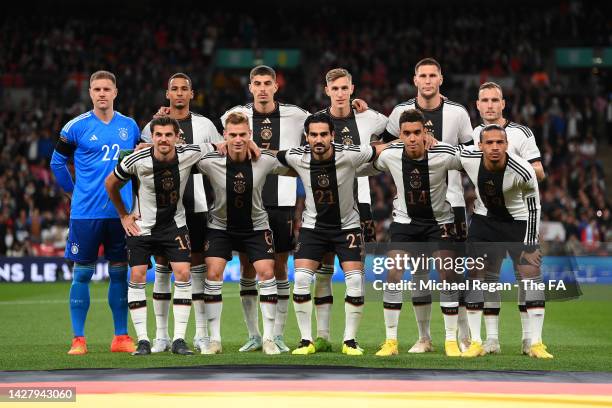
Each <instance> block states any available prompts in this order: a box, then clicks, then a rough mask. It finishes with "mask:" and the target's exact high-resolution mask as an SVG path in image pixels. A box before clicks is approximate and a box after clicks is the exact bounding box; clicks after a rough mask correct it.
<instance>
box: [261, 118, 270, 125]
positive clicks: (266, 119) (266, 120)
mask: <svg viewBox="0 0 612 408" xmlns="http://www.w3.org/2000/svg"><path fill="white" fill-rule="evenodd" d="M261 123H263V124H268V123H272V121H271V120H270V119H269V118H265V119H264V121H263V122H261Z"/></svg>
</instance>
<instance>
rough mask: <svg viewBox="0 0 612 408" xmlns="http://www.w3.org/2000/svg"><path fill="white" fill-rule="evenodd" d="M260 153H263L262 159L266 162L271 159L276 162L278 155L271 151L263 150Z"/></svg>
mask: <svg viewBox="0 0 612 408" xmlns="http://www.w3.org/2000/svg"><path fill="white" fill-rule="evenodd" d="M260 153H261V158H262V159H264V160H270V159H272V160H276V155H275V154H274V153H272V152H271V151H270V150H267V149H261V150H260Z"/></svg>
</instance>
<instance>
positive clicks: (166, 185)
mask: <svg viewBox="0 0 612 408" xmlns="http://www.w3.org/2000/svg"><path fill="white" fill-rule="evenodd" d="M162 188H163V189H164V190H166V191H170V190H173V189H174V180H173V179H172V172H171V171H170V170H166V171H164V174H162Z"/></svg>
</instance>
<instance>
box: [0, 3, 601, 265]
mask: <svg viewBox="0 0 612 408" xmlns="http://www.w3.org/2000/svg"><path fill="white" fill-rule="evenodd" d="M272 4H274V3H272ZM317 4H318V3H317ZM357 4H359V3H357ZM140 6H141V7H154V6H153V5H146V4H141V5H140ZM361 6H363V7H365V6H364V5H363V4H361ZM296 7H297V9H293V8H292V10H291V12H289V11H287V10H286V9H282V8H275V9H274V10H273V11H272V13H273V14H274V16H275V18H271V17H269V16H268V17H267V18H266V19H262V20H258V15H259V14H258V13H263V12H264V11H265V10H263V11H262V10H259V11H257V10H254V11H253V12H249V11H248V10H246V9H245V10H244V11H242V12H241V13H242V14H236V12H235V11H232V10H230V9H226V10H223V9H221V8H220V9H218V10H217V11H215V12H213V13H209V12H207V11H206V10H191V11H188V10H182V12H181V13H180V14H177V15H173V16H169V15H166V14H164V12H162V11H156V10H155V9H151V10H148V12H147V13H146V15H148V16H152V17H148V18H147V19H138V18H137V15H135V14H134V13H132V14H130V13H128V12H124V13H120V12H118V14H117V15H116V16H115V18H113V19H111V20H108V19H106V18H105V17H102V16H101V15H99V16H98V15H97V14H85V13H82V14H80V15H79V14H75V15H74V16H71V17H70V18H69V19H67V15H45V16H44V17H42V16H41V17H35V16H29V17H27V21H26V18H25V17H16V16H15V17H10V16H5V17H4V18H3V19H2V20H0V21H1V24H0V41H1V43H2V44H3V46H2V51H0V108H1V109H0V146H1V150H0V255H8V256H22V255H61V254H62V253H63V245H64V243H65V237H66V232H67V217H68V212H69V207H70V206H69V201H68V199H67V198H65V197H64V196H63V195H62V194H61V192H60V189H59V187H58V186H57V185H56V184H55V182H54V179H53V176H52V175H51V172H50V170H49V160H50V157H51V153H52V151H53V147H54V145H55V141H56V139H57V135H58V133H59V130H60V128H61V126H62V124H63V123H65V122H66V121H67V120H69V119H70V118H71V117H74V116H75V115H76V114H78V113H80V112H83V111H85V110H86V109H87V106H88V96H87V87H88V76H89V74H90V73H91V72H93V71H95V70H97V69H109V70H111V71H114V72H115V73H116V74H117V76H118V87H119V97H118V99H117V101H116V103H115V106H116V109H117V110H119V111H120V112H122V113H124V114H126V115H129V116H132V117H134V118H136V119H137V121H138V122H139V125H141V126H142V125H144V124H145V123H146V122H148V121H149V120H150V118H151V116H152V114H153V113H154V112H155V111H156V110H157V108H158V107H159V106H161V105H163V104H165V99H164V93H163V89H165V83H164V81H165V79H166V78H168V77H169V75H170V74H172V73H173V72H177V71H184V72H187V73H189V75H190V76H191V77H192V78H193V81H194V89H195V91H196V99H195V100H194V101H193V103H192V109H193V110H194V111H196V112H199V113H202V114H204V115H206V116H207V117H209V118H211V119H213V120H215V121H217V122H218V117H219V116H220V115H221V114H222V113H223V112H224V111H225V110H226V109H227V108H229V107H231V106H233V105H236V104H239V103H243V102H244V101H245V100H246V99H247V94H246V82H247V80H248V76H247V74H248V70H229V69H219V68H217V67H216V66H215V63H214V60H215V59H214V58H215V52H216V50H218V49H219V48H251V49H255V50H257V49H259V48H261V47H264V46H265V47H268V48H278V47H282V48H297V49H299V50H300V51H301V52H302V57H301V58H302V60H301V61H302V62H301V64H300V65H299V66H298V67H297V68H296V69H293V70H289V69H279V83H280V84H281V89H280V93H279V99H280V100H281V101H286V102H290V103H294V104H297V105H299V106H302V107H304V108H307V109H309V110H310V111H312V112H314V111H316V110H318V109H320V108H321V107H322V106H324V105H325V104H326V102H327V101H326V99H325V95H324V94H323V92H322V86H323V76H324V72H326V71H327V70H328V69H330V68H333V67H337V66H342V67H345V68H347V69H348V70H349V71H351V73H352V74H353V78H354V82H355V84H356V94H355V96H356V97H360V98H363V99H365V100H366V101H367V102H368V103H369V105H370V106H371V107H373V108H375V109H377V110H379V111H381V112H383V113H385V114H389V113H390V111H391V110H392V108H393V107H394V106H395V105H396V104H397V103H399V102H401V101H404V100H407V99H409V98H410V97H412V96H413V95H414V94H415V89H414V87H413V85H412V79H411V78H412V70H413V66H414V63H415V62H416V61H418V60H419V59H420V58H422V57H425V56H433V57H435V58H437V59H439V60H440V62H441V63H442V66H443V74H444V75H445V81H444V84H443V86H442V92H443V93H444V95H445V96H447V97H449V98H450V99H452V100H454V101H457V102H460V103H462V104H464V105H465V106H467V107H468V110H469V113H470V116H471V118H472V122H473V125H476V124H478V112H477V111H476V109H475V102H474V101H475V99H476V95H477V89H478V85H479V84H480V83H482V82H484V81H486V80H495V81H497V82H499V83H501V84H502V86H503V87H504V92H505V97H506V110H505V116H506V117H507V118H509V119H512V120H514V121H516V122H519V123H521V124H525V125H527V126H529V127H530V128H531V129H532V130H533V132H534V134H535V135H536V138H537V143H538V146H539V147H540V150H541V152H542V158H543V164H544V168H545V170H546V173H547V176H548V178H547V180H546V181H545V182H544V183H543V184H542V185H541V190H542V191H541V195H542V206H543V211H542V214H543V215H542V217H543V224H542V232H541V233H542V236H543V239H544V240H546V241H553V242H555V241H556V242H561V243H564V245H568V246H571V247H572V248H574V247H575V251H576V252H579V251H583V252H584V251H587V252H597V251H598V250H602V249H605V248H604V247H602V245H601V244H600V242H606V241H611V240H612V228H611V227H610V223H611V214H610V198H609V194H610V192H609V191H608V190H607V188H606V179H605V176H606V175H607V176H608V177H609V175H610V167H606V166H609V164H607V163H606V162H605V160H603V158H604V157H606V156H605V155H606V153H607V152H609V151H610V150H609V147H608V145H612V93H609V92H610V89H611V87H610V78H609V76H608V75H609V73H606V72H605V71H599V70H597V69H596V68H594V69H590V68H589V69H580V70H571V71H570V70H562V69H558V68H557V67H556V66H555V63H554V55H553V51H554V48H553V47H554V46H577V45H580V46H584V44H588V45H589V46H609V44H610V41H611V39H610V38H609V37H608V35H609V32H610V31H609V22H608V19H607V16H606V15H605V13H603V12H602V9H599V10H598V9H588V8H587V7H585V6H584V5H583V4H582V3H581V2H577V1H569V2H560V3H559V2H554V3H551V2H541V3H537V4H533V2H531V3H529V2H521V1H519V2H517V3H516V5H515V7H513V8H512V9H509V10H506V11H505V12H503V13H502V11H504V9H503V8H504V7H505V6H504V5H501V4H499V5H491V4H488V3H484V2H475V1H471V2H466V3H464V2H462V3H461V4H458V3H451V2H449V3H448V4H446V7H445V8H444V12H442V13H436V14H433V15H432V14H430V13H428V10H427V8H426V7H427V6H424V5H418V4H411V5H410V7H404V8H403V9H402V10H394V11H393V12H391V11H390V12H389V13H385V8H384V7H382V9H381V10H377V11H379V12H377V13H369V12H367V13H364V10H363V7H360V6H358V7H352V8H348V7H344V8H343V7H342V6H341V5H337V6H333V5H320V4H318V7H313V6H312V5H310V6H309V5H308V4H302V5H300V6H296ZM492 8H496V10H495V11H496V12H495V13H493V12H491V11H492ZM68 12H69V11H68ZM268 12H269V10H268ZM74 13H77V11H75V12H74ZM491 16H497V17H491ZM502 16H503V20H502ZM542 22H544V23H542ZM306 23H308V24H306ZM305 38H308V40H307V41H305V40H304V39H305ZM371 186H372V194H373V197H374V201H373V208H372V209H373V215H374V219H375V220H377V221H378V226H377V229H378V230H377V234H378V238H379V239H385V238H386V231H387V227H388V225H389V223H390V220H389V216H390V213H391V208H390V207H391V202H392V198H393V195H394V188H393V183H392V182H391V179H390V177H389V176H388V175H382V176H380V177H378V178H376V179H373V180H372V181H371ZM466 194H467V195H468V197H472V198H473V190H472V189H470V187H469V186H467V185H466Z"/></svg>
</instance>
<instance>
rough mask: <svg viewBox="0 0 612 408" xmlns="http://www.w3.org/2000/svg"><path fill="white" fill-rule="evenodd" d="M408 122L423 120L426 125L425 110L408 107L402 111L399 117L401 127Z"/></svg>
mask: <svg viewBox="0 0 612 408" xmlns="http://www.w3.org/2000/svg"><path fill="white" fill-rule="evenodd" d="M406 122H421V123H422V124H423V127H425V116H424V115H423V112H421V111H420V110H418V109H408V110H405V111H403V112H402V114H401V115H400V118H399V127H400V128H401V127H402V124H403V123H406Z"/></svg>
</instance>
